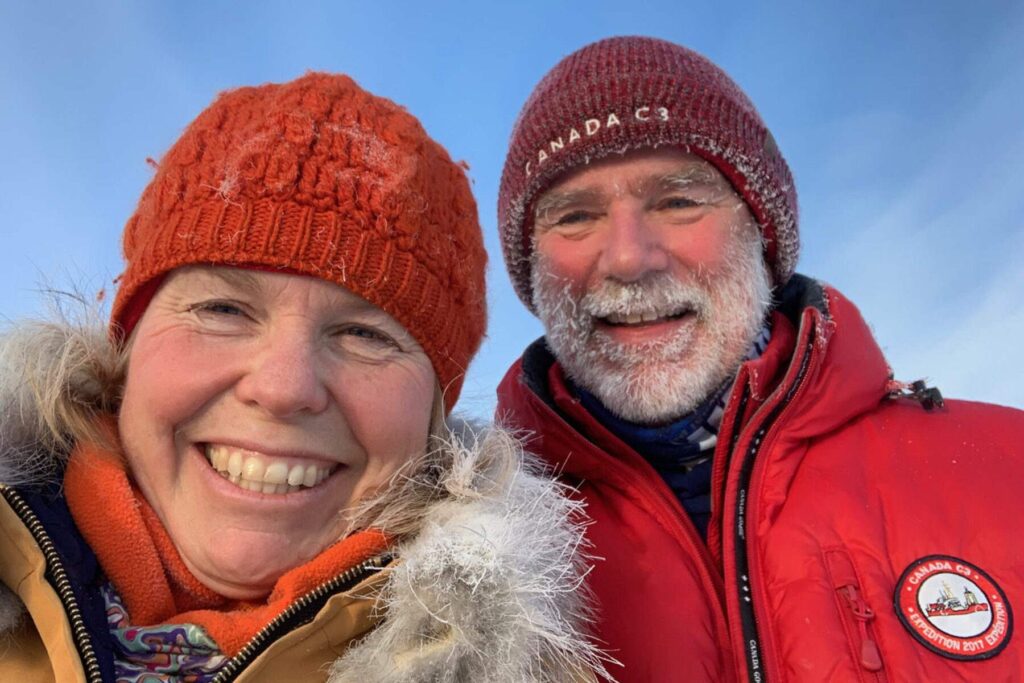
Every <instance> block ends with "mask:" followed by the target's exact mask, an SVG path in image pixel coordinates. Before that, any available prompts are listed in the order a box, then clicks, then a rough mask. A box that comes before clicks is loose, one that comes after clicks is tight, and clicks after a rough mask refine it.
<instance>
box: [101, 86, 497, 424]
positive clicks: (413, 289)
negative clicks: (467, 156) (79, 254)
mask: <svg viewBox="0 0 1024 683" xmlns="http://www.w3.org/2000/svg"><path fill="white" fill-rule="evenodd" d="M123 243H124V258H125V271H124V273H123V275H122V276H121V279H120V288H119V289H118V292H117V298H116V300H115V301H114V307H113V311H112V313H111V328H112V331H113V334H114V337H115V339H118V340H123V339H125V338H126V337H127V336H128V335H129V334H130V333H131V330H132V328H133V327H134V326H135V325H136V324H137V323H138V321H139V318H140V317H141V316H142V314H143V312H144V311H145V309H146V307H147V306H148V304H149V302H150V299H152V297H153V295H154V294H155V293H156V290H157V288H158V287H159V285H160V282H161V281H162V280H163V278H164V277H165V276H166V275H167V273H169V272H170V271H172V270H174V269H175V268H180V267H182V266H187V265H195V264H205V265H223V266H232V267H240V268H256V269H261V270H270V271H279V272H285V273H297V274H302V275H307V276H311V277H317V278H321V279H323V280H327V281H328V282H333V283H335V284H337V285H339V286H341V287H344V288H345V289H348V290H350V291H352V292H354V293H356V294H358V295H359V296H361V297H363V298H364V299H366V300H367V301H369V302H371V303H373V304H375V305H377V306H379V307H380V308H382V309H384V310H385V311H387V312H388V313H389V314H391V315H392V316H393V317H394V318H395V319H396V320H397V321H398V322H400V323H401V324H402V325H403V326H404V327H405V328H406V329H407V330H408V331H409V332H410V334H412V336H413V337H415V338H416V340H417V341H418V342H419V343H420V345H421V346H422V347H423V349H424V351H425V352H426V354H427V356H428V357H429V358H430V360H431V363H432V364H433V367H434V371H435V372H436V373H437V377H438V380H439V381H440V383H441V388H442V389H443V390H444V398H445V404H446V407H447V408H448V409H449V410H450V409H451V407H452V406H453V405H454V403H455V400H456V399H457V398H458V396H459V390H460V389H461V387H462V382H463V379H464V376H465V372H466V368H467V366H468V365H469V361H470V359H471V358H472V357H473V354H474V353H476V350H477V348H478V347H479V346H480V342H481V340H482V339H483V336H484V328H485V326H486V319H487V314H486V301H485V291H484V270H485V267H486V264H487V255H486V253H485V252H484V247H483V238H482V234H481V230H480V223H479V221H478V219H477V212H476V203H475V202H474V200H473V195H472V194H471V192H470V189H469V182H468V180H467V179H466V174H465V170H464V168H463V165H461V164H457V163H455V162H453V161H452V159H451V158H450V157H449V156H448V153H447V152H446V151H445V150H444V149H443V148H442V147H441V146H440V145H438V144H437V143H436V142H434V141H433V140H432V139H431V138H430V137H429V136H428V135H427V133H426V132H425V131H424V130H423V127H422V126H421V125H420V123H419V121H417V120H416V119H415V118H414V117H413V116H412V115H410V114H409V113H408V112H407V111H405V109H403V108H402V107H400V106H398V105H396V104H395V103H394V102H391V101H390V100H387V99H384V98H382V97H377V96H375V95H373V94H371V93H369V92H367V91H365V90H363V89H362V88H360V87H359V86H358V85H357V84H356V83H355V82H354V81H353V80H352V79H351V78H348V77H347V76H342V75H337V74H325V73H309V74H306V75H305V76H303V77H301V78H298V79H296V80H294V81H291V82H289V83H280V84H275V83H270V84H267V85H261V86H258V87H249V88H239V89H237V90H231V91H229V92H225V93H223V94H221V95H220V97H218V98H217V99H216V100H215V101H214V102H213V104H211V105H210V106H209V107H208V108H207V109H206V110H205V111H203V112H202V113H201V114H200V115H199V116H198V117H197V118H196V120H195V121H193V122H192V124H191V125H190V126H189V127H188V128H187V129H186V130H185V132H184V134H182V136H181V138H180V139H179V140H178V141H177V142H176V143H175V144H174V146H173V147H171V149H170V151H168V152H167V154H166V155H165V156H164V157H163V159H162V160H161V161H160V163H159V164H158V167H157V171H156V175H155V176H154V178H153V180H152V182H151V183H150V184H149V186H148V187H147V188H146V190H145V191H144V192H143V193H142V198H141V199H140V200H139V206H138V208H137V209H136V211H135V214H134V215H133V216H132V217H131V218H130V219H129V220H128V224H127V225H126V226H125V230H124V237H123Z"/></svg>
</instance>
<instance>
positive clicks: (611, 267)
mask: <svg viewBox="0 0 1024 683" xmlns="http://www.w3.org/2000/svg"><path fill="white" fill-rule="evenodd" d="M668 265H669V259H668V254H667V253H666V251H665V247H664V245H663V244H662V243H661V238H660V235H659V234H658V232H657V230H655V229H653V226H651V225H649V224H648V219H647V216H646V215H645V212H644V210H643V207H641V206H629V205H627V206H613V207H611V208H610V209H609V211H608V231H607V238H606V242H605V245H604V249H603V251H602V253H601V258H600V268H601V271H602V272H601V274H602V275H603V276H604V277H606V278H612V279H615V280H619V281H621V282H636V281H638V280H642V279H643V278H644V277H646V276H647V275H649V274H651V273H653V272H657V271H662V270H665V269H666V268H668Z"/></svg>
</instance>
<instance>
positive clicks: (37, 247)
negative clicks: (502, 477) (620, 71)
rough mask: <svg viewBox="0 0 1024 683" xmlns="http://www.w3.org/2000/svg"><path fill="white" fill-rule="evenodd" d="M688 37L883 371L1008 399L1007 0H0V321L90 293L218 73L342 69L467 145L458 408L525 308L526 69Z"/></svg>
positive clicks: (529, 75)
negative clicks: (745, 100) (467, 289)
mask: <svg viewBox="0 0 1024 683" xmlns="http://www.w3.org/2000/svg"><path fill="white" fill-rule="evenodd" d="M621 34H647V35H654V36H658V37H661V38H665V39H668V40H672V41H675V42H678V43H682V44H684V45H687V46H689V47H691V48H694V49H696V50H698V51H700V52H702V53H704V54H705V55H707V56H709V57H710V58H711V59H713V60H714V61H715V62H717V63H718V64H720V65H721V66H722V67H723V68H725V69H726V70H727V71H728V72H729V73H730V74H731V75H732V76H733V78H734V79H735V80H736V81H737V82H738V83H739V84H740V85H741V86H742V87H743V88H744V89H745V90H746V91H747V92H748V94H749V95H750V96H751V98H752V99H753V100H754V102H755V103H756V104H757V106H758V108H759V110H760V111H761V114H762V116H763V117H764V119H765V120H766V122H767V123H768V125H769V127H770V128H771V129H772V131H773V133H774V135H775V137H776V139H777V140H778V142H779V146H780V147H781V149H782V151H783V153H784V155H785V156H786V158H787V159H788V161H789V163H790V166H791V167H792V169H793V172H794V175H795V177H796V182H797V189H798V191H799V194H800V205H801V233H802V239H803V255H802V257H801V263H800V268H799V270H800V271H801V272H804V273H806V274H808V275H813V276H816V277H819V278H821V279H824V280H826V281H828V282H830V283H832V284H834V285H836V286H837V287H839V288H840V289H841V290H842V291H843V292H844V293H845V294H846V295H847V296H849V297H850V298H851V299H853V300H854V301H855V302H856V303H857V304H858V305H859V306H860V308H861V310H862V311H863V312H864V314H865V316H866V317H867V319H868V321H869V322H870V323H871V325H872V327H873V329H874V331H875V334H876V336H877V338H878V339H879V341H880V343H881V344H882V346H883V348H884V349H885V350H886V353H887V355H888V358H889V361H890V363H891V364H892V366H893V368H894V369H895V371H896V374H897V376H898V377H900V378H904V379H913V378H917V377H928V378H929V379H930V380H931V381H932V382H933V383H935V384H937V385H938V386H939V387H940V388H941V389H942V390H943V391H944V393H946V394H947V395H955V396H960V397H964V398H971V399H977V400H989V401H995V402H999V403H1004V404H1008V405H1014V406H1018V407H1024V382H1022V381H1021V374H1022V373H1021V372H1020V368H1021V360H1020V352H1019V349H1020V347H1021V342H1020V340H1021V339H1022V338H1024V305H1022V303H1021V298H1022V296H1024V41H1022V40H1021V39H1020V36H1024V5H1022V4H1021V3H1020V2H1011V1H1007V2H979V3H973V4H972V5H971V6H970V7H968V6H967V5H966V4H965V3H953V2H943V1H937V2H936V1H933V2H907V3H884V4H883V3H874V2H856V3H851V2H844V3H839V2H818V3H806V2H782V3H764V2H761V3H753V2H751V3H743V2H731V3H722V2H679V1H678V0H676V1H674V2H638V1H636V0H633V1H630V2H625V1H621V0H620V1H619V2H597V1H594V2H561V3H559V2H550V1H549V2H519V3H501V4H499V3H493V4H492V3H480V2H476V3H469V2H466V3H444V2H434V3H424V2H383V1H382V2H378V3H368V2H359V3H356V2H322V3H284V2H263V3H239V2H236V3H227V2H212V1H211V2H189V1H182V2H175V3H170V2H165V3H156V2H138V3H129V2H92V3H80V2H36V3H16V2H6V3H3V5H2V6H0V97H2V100H0V102H2V104H0V136H2V137H0V140H2V143H3V152H4V163H2V164H0V233H2V236H3V244H4V245H5V250H6V253H7V263H6V265H5V267H4V268H3V269H0V315H2V316H3V317H4V318H8V319H17V318H20V317H25V316H30V315H37V314H39V313H40V312H41V311H42V310H43V309H44V307H45V301H44V299H43V297H41V296H40V294H39V293H38V290H39V288H40V286H42V285H43V284H45V283H49V284H51V285H54V286H58V287H68V286H76V287H78V288H80V289H83V290H85V291H88V292H95V291H98V290H100V289H101V288H104V287H105V288H107V289H108V291H109V290H110V289H111V284H110V283H111V280H112V279H113V278H114V277H115V276H116V275H117V274H118V273H119V272H120V269H121V263H120V252H119V237H120V233H121V229H122V227H123V225H124V221H125V220H126V219H127V217H128V216H129V215H130V214H131V212H132V210H133V208H134V206H135V202H136V201H137V200H138V196H139V194H140V193H141V191H142V188H143V187H144V186H145V184H146V182H147V181H148V179H149V177H150V174H151V169H150V168H149V166H147V164H146V163H145V159H146V158H147V157H154V158H159V156H160V155H161V154H162V153H163V152H164V151H165V150H166V149H167V147H168V146H170V144H171V143H172V142H173V141H174V140H175V139H176V138H177V136H178V135H179V134H180V133H181V131H182V130H183V128H184V127H185V126H186V125H187V124H188V122H189V121H190V120H191V119H192V118H193V117H194V116H195V115H196V114H197V113H198V112H199V111H200V110H201V109H202V108H204V107H205V106H206V105H207V104H208V103H209V102H210V101H211V100H212V98H213V97H214V96H215V95H216V93H218V92H219V91H221V90H224V89H227V88H231V87H233V86H238V85H245V84H254V83H262V82H267V81H281V80H288V79H291V78H293V77H295V76H298V75H300V74H301V73H303V72H304V71H306V70H308V69H318V70H330V71H341V72H345V73H348V74H349V75H351V76H353V77H354V78H355V79H356V80H357V81H359V82H360V83H361V84H362V85H363V86H364V87H366V88H368V89H369V90H371V91H373V92H375V93H377V94H380V95H384V96H386V97H389V98H391V99H393V100H395V101H396V102H399V103H400V104H403V105H405V106H406V107H407V108H408V109H409V110H410V111H411V112H413V113H414V114H415V115H417V116H418V117H419V118H420V119H421V120H422V121H423V123H424V125H425V127H426V128H427V130H428V131H429V132H430V133H431V134H432V135H433V136H434V137H435V138H436V139H438V140H439V141H440V142H441V143H442V144H444V145H445V146H446V147H447V148H448V149H449V151H450V152H451V153H452V156H453V157H454V158H456V159H465V160H466V161H467V162H468V163H469V164H470V167H471V171H470V175H471V177H472V179H473V187H474V191H475V193H476V196H477V201H478V203H479V209H480V217H481V223H482V225H483V228H484V232H485V235H486V239H487V246H488V249H489V251H490V253H491V264H490V269H489V273H488V280H489V299H490V307H491V308H490V311H491V313H490V329H489V337H488V340H487V341H486V342H485V345H484V347H483V349H482V351H481V353H480V355H479V356H478V357H477V359H476V361H475V362H474V365H473V366H472V368H471V371H470V377H469V379H468V381H467V384H466V388H465V389H464V391H463V399H462V401H461V402H460V403H461V407H462V408H463V409H464V410H466V411H467V412H470V413H476V414H479V415H487V414H489V413H490V412H491V410H492V409H493V394H494V387H495V386H496V384H497V382H498V381H499V379H500V378H501V376H502V375H503V374H504V371H505V370H506V368H507V366H508V365H509V364H510V363H511V362H512V361H513V360H514V359H515V358H516V357H517V356H518V355H519V353H520V352H521V351H522V349H523V348H524V347H525V346H526V344H527V343H529V341H531V340H532V339H533V338H535V337H536V336H538V335H539V334H540V333H541V328H540V325H539V324H538V323H537V322H536V320H534V319H533V318H532V317H531V316H530V315H529V314H528V313H527V312H526V311H525V309H523V307H522V306H521V304H520V303H519V301H518V299H516V297H515V295H514V294H513V293H512V290H511V287H510V286H509V284H508V280H507V277H506V275H505V271H504V266H503V264H502V262H501V256H500V250H499V248H498V243H497V235H496V228H495V223H496V219H495V202H496V196H497V184H498V179H499V176H500V172H501V166H502V163H503V160H504V153H505V149H506V145H507V142H508V135H509V132H510V130H511V127H512V123H513V121H514V119H515V117H516V115H517V113H518V111H519V108H520V107H521V105H522V103H523V101H524V100H525V99H526V97H527V96H528V95H529V93H530V91H531V89H532V88H533V86H534V85H535V83H536V82H537V80H538V79H539V78H540V77H541V76H542V75H543V74H544V73H545V72H546V71H547V70H548V69H549V68H550V67H551V66H553V65H554V64H555V63H556V62H557V61H558V60H559V59H560V58H561V57H563V56H564V55H566V54H568V53H569V52H572V51H573V50H575V49H576V48H578V47H580V46H582V45H584V44H586V43H588V42H590V41H592V40H595V39H598V38H602V37H606V36H610V35H621Z"/></svg>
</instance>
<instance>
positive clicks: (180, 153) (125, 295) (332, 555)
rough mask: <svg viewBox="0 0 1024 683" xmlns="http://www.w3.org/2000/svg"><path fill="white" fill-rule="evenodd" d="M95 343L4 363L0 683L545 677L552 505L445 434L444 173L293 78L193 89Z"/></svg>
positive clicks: (143, 204) (463, 247) (451, 192)
mask: <svg viewBox="0 0 1024 683" xmlns="http://www.w3.org/2000/svg"><path fill="white" fill-rule="evenodd" d="M123 241H124V255H125V260H126V268H125V271H124V274H123V275H122V276H121V278H120V284H119V289H118V292H117V297H116V300H115V302H114V305H113V312H112V317H111V324H110V328H109V334H104V333H103V332H102V331H101V330H97V329H94V328H92V327H90V326H89V325H84V326H75V325H72V324H70V323H54V324H36V325H32V326H21V327H16V328H14V329H13V330H12V331H11V332H10V333H8V335H7V336H6V338H5V340H4V342H3V345H2V347H0V353H2V359H3V364H2V370H0V371H2V372H3V377H4V380H5V388H4V390H3V392H2V393H3V399H2V400H3V403H2V409H3V413H2V420H3V424H2V427H0V435H2V442H0V451H2V456H0V481H2V482H4V483H5V484H6V485H5V486H3V487H2V489H0V492H2V495H3V501H2V502H0V578H2V581H3V584H4V585H5V586H6V587H7V588H6V589H3V590H2V594H0V631H2V632H3V633H4V634H5V638H4V640H5V643H6V645H5V647H4V650H3V652H2V654H0V679H2V680H5V681H8V680H11V681H13V680H18V681H29V680H33V681H34V680H47V681H52V680H56V681H61V682H64V681H75V680H88V681H113V680H118V681H163V680H185V681H210V680H215V681H228V680H237V681H253V680H261V681H289V680H301V681H312V680H330V681H362V682H365V681H377V680H382V681H383V680H388V681H435V680H436V681H449V680H450V681H456V680H458V681H461V680H466V681H525V680H538V681H555V680H571V679H574V678H587V677H588V676H589V673H587V672H588V671H589V670H591V669H594V668H599V664H598V663H597V662H596V660H595V656H594V651H593V650H592V649H591V648H590V647H589V646H588V645H587V644H586V643H585V641H584V640H583V639H582V638H581V636H580V632H579V629H578V622H579V620H580V617H581V613H582V611H581V610H582V608H581V603H580V600H579V598H578V597H577V595H578V594H577V592H576V590H575V589H576V587H577V581H578V578H579V573H578V569H579V568H578V561H577V559H576V557H575V555H574V551H575V549H576V545H577V544H578V543H579V540H580V535H579V530H578V529H577V528H574V527H573V526H572V525H571V523H570V521H569V519H570V517H571V516H572V515H573V514H574V513H575V510H574V508H573V505H572V504H571V503H569V502H567V500H566V499H565V498H563V497H562V496H561V495H560V491H559V490H558V489H557V487H556V485H554V484H552V483H551V482H550V481H547V480H545V479H543V478H541V477H538V476H536V475H534V474H532V473H530V471H529V468H528V467H526V468H524V467H523V465H522V461H521V454H520V452H519V451H518V450H517V447H516V444H515V442H514V441H513V440H512V439H511V438H510V437H508V436H507V435H505V434H503V433H501V432H499V431H491V432H489V433H487V434H485V435H482V436H479V437H473V436H470V437H468V438H466V439H464V440H462V441H460V440H457V439H455V438H454V437H452V436H451V434H450V432H449V431H448V428H447V427H446V426H445V415H447V414H448V413H449V411H450V410H451V407H452V405H453V404H454V403H455V400H456V399H457V397H458V394H459V390H460V388H461V384H462V377H463V373H464V370H465V368H466V367H467V365H468V364H469V361H470V359H471V357H472V355H473V354H474V352H475V351H476V349H477V347H478V346H479V344H480V341H481V338H482V336H483V331H484V323H485V311H484V305H485V302H484V266H485V263H486V257H485V254H484V251H483V246H482V242H481V235H480V229H479V225H478V223H477V219H476V207H475V205H474V203H473V200H472V197H471V195H470V191H469V187H468V184H467V181H466V178H465V175H464V173H463V171H462V169H461V168H460V167H459V166H458V165H456V164H454V163H453V162H452V161H451V160H450V158H449V157H448V155H447V154H446V153H445V152H444V150H443V149H442V148H441V147H440V146H438V145H437V144H436V143H435V142H433V141H432V140H431V139H430V138H429V137H427V136H426V134H425V133H424V131H423V129H422V128H421V127H420V125H419V123H418V122H417V121H416V120H415V119H414V118H412V117H411V116H410V115H409V114H407V113H406V112H405V111H404V110H402V109H401V108H400V107H397V106H396V105H394V104H393V103H391V102H389V101H387V100H384V99H381V98H378V97H375V96H373V95H371V94H369V93H366V92H365V91H363V90H361V89H360V88H359V87H358V86H357V85H356V84H355V83H353V82H352V81H351V80H350V79H348V78H346V77H343V76H333V75H327V74H315V73H312V74H308V75H306V76H304V77H302V78H300V79H298V80H296V81H293V82H291V83H287V84H283V85H265V86H261V87H256V88H242V89H239V90H235V91H231V92H228V93H225V94H223V95H222V96H220V97H219V98H218V99H217V100H216V101H215V102H214V103H213V104H212V105H211V106H210V107H209V108H208V109H207V110H206V111H204V112H203V113H202V114H200V116H199V117H198V118H197V119H196V120H195V121H194V122H193V123H192V124H191V126H190V127H189V128H188V129H187V130H186V131H185V133H184V134H183V135H182V137H181V139H180V140H179V141H178V142H177V143H176V144H175V145H174V147H172V149H171V150H170V151H169V152H168V153H167V155H166V157H165V158H164V159H163V160H162V161H161V162H160V163H159V164H158V166H157V171H156V175H155V177H154V179H153V181H152V182H151V183H150V185H149V186H148V187H147V188H146V190H145V192H144V193H143V195H142V198H141V200H140V202H139V206H138V209H137V211H136V213H135V215H134V216H132V218H131V219H130V220H129V221H128V224H127V226H126V229H125V233H124V240H123Z"/></svg>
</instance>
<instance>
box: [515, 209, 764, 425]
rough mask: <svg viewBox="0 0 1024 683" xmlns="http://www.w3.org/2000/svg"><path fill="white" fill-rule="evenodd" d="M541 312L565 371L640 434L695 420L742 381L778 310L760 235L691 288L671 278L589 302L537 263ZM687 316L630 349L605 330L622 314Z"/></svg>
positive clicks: (739, 240) (605, 287)
mask: <svg viewBox="0 0 1024 683" xmlns="http://www.w3.org/2000/svg"><path fill="white" fill-rule="evenodd" d="M531 280H532V284H533V303H534V307H535V308H536V310H537V313H538V315H539V317H540V319H541V322H542V323H543V324H544V327H545V330H546V333H547V342H548V346H550V348H551V350H552V351H553V352H554V354H555V357H556V358H557V359H558V361H559V363H560V364H561V365H562V368H563V370H564V371H565V372H566V373H567V374H568V376H569V377H570V378H571V379H572V380H573V382H575V383H576V384H577V385H578V386H580V387H582V388H583V389H585V390H587V391H589V392H590V393H592V394H594V395H595V396H596V397H597V398H598V399H599V400H600V401H601V403H602V404H604V406H605V407H606V408H608V409H609V410H611V411H612V412H613V413H615V414H616V415H618V416H620V417H622V418H623V419H625V420H628V421H630V422H634V423H639V424H659V423H666V422H670V421H672V420H674V419H676V418H679V417H681V416H683V415H686V414H687V413H689V412H691V411H693V410H694V409H695V408H696V407H697V406H699V405H700V404H701V403H702V402H703V401H704V400H705V399H706V398H707V397H708V396H710V395H711V394H712V392H714V391H715V390H716V389H718V388H719V387H720V386H721V385H722V384H723V383H725V381H726V380H727V379H729V378H730V377H732V376H733V375H735V373H736V371H737V370H738V369H739V366H740V363H741V362H742V361H743V359H744V356H745V355H746V353H747V351H748V350H749V348H750V346H751V344H753V342H754V339H755V338H756V337H757V335H758V333H759V332H760V331H761V329H762V327H763V326H764V321H765V316H766V315H767V313H768V310H769V309H770V307H771V280H770V275H769V273H768V268H767V266H766V265H765V262H764V257H763V255H762V246H761V241H760V239H759V238H758V236H757V233H756V232H754V231H753V230H748V229H746V228H745V227H744V228H740V229H738V230H737V232H736V237H735V239H734V240H733V245H732V248H731V250H730V253H728V254H727V256H726V259H725V266H724V267H723V268H722V269H721V270H720V271H719V272H717V273H715V274H714V275H712V276H710V277H708V276H706V275H702V274H701V273H699V272H698V273H696V274H695V275H694V277H693V278H692V281H691V282H682V281H680V280H679V279H678V278H677V277H676V276H674V275H672V274H670V273H667V272H657V273H654V274H652V275H650V276H648V277H645V278H644V279H643V280H640V281H637V282H630V283H622V282H620V281H617V280H605V281H603V282H601V283H600V284H599V285H598V286H597V287H595V288H594V289H593V290H591V291H589V292H586V293H583V294H580V293H578V292H576V291H574V288H573V284H572V283H571V282H567V281H566V280H564V279H561V278H559V277H557V276H555V275H553V274H551V273H550V268H549V266H548V264H547V263H546V261H545V259H544V258H543V257H540V256H539V255H538V256H537V257H536V258H535V259H534V264H533V269H532V274H531ZM680 308H687V309H689V310H691V311H692V313H691V314H690V315H691V316H693V317H694V319H693V320H692V321H690V322H688V323H685V324H682V325H681V326H680V327H679V329H677V330H675V331H674V332H671V333H668V334H667V335H666V336H665V337H664V338H661V339H658V340H656V341H651V342H645V343H639V344H624V343H620V342H616V341H615V340H613V339H612V338H611V337H609V336H608V335H607V334H605V333H604V332H603V331H602V330H600V329H598V328H596V327H595V322H596V320H597V319H598V318H604V317H607V316H608V315H611V314H613V313H617V314H621V315H628V314H635V313H641V312H648V313H650V312H655V313H662V314H663V313H664V312H665V311H671V310H679V309H680Z"/></svg>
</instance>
